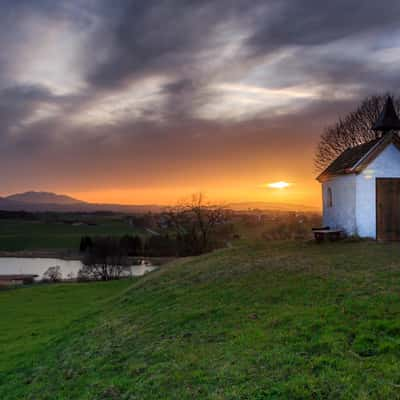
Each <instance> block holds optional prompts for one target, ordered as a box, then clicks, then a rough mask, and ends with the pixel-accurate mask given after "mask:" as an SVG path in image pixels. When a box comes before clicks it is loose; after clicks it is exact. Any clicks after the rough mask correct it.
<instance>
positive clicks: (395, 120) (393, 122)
mask: <svg viewBox="0 0 400 400" xmlns="http://www.w3.org/2000/svg"><path fill="white" fill-rule="evenodd" d="M372 130H374V131H379V132H383V133H386V132H389V131H399V130H400V119H399V117H398V116H397V113H396V110H395V108H394V105H393V99H392V97H391V96H388V97H387V99H386V102H385V105H384V106H383V109H382V112H381V113H380V115H379V117H378V119H377V120H376V122H375V124H374V125H373V126H372Z"/></svg>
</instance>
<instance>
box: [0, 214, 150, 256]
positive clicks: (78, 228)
mask: <svg viewBox="0 0 400 400" xmlns="http://www.w3.org/2000/svg"><path fill="white" fill-rule="evenodd" d="M139 233H140V234H142V233H143V232H142V230H140V229H136V228H134V227H132V226H130V225H129V224H128V223H127V222H126V221H125V220H123V219H122V218H120V219H118V218H115V219H112V218H106V217H102V218H97V219H96V224H95V225H86V224H82V225H73V224H70V223H62V222H58V221H46V220H40V219H39V220H23V219H12V220H9V219H0V251H21V250H48V249H51V250H58V249H61V250H65V249H72V250H77V249H78V248H79V243H80V239H81V237H82V236H87V235H88V236H102V235H104V236H122V235H124V234H131V235H132V234H139Z"/></svg>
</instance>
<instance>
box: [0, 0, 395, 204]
mask: <svg viewBox="0 0 400 400" xmlns="http://www.w3.org/2000/svg"><path fill="white" fill-rule="evenodd" d="M28 3H29V2H26V5H25V2H24V6H23V7H22V6H21V7H22V8H21V9H19V11H18V23H16V24H15V25H13V27H12V29H13V31H15V35H14V36H13V37H14V38H16V37H18V41H17V40H16V39H15V40H14V39H13V38H9V39H7V40H6V41H5V43H4V45H3V54H7V60H6V61H4V68H3V69H0V125H1V129H0V131H1V142H0V145H1V154H2V156H1V160H0V165H1V171H2V172H3V173H2V185H1V192H0V195H3V196H6V195H8V194H10V193H15V192H23V191H27V190H40V191H51V192H56V193H65V194H69V195H71V196H74V197H76V198H79V199H82V200H86V201H91V202H99V203H100V202H101V203H110V202H111V203H121V204H175V203H176V202H177V201H179V199H180V198H182V197H185V196H189V195H190V194H191V193H194V192H203V193H205V194H206V195H207V197H208V198H209V199H210V201H216V202H227V203H229V202H240V201H246V202H249V201H264V202H280V203H285V204H300V205H305V206H312V207H318V208H320V203H321V199H320V189H319V185H318V183H317V182H316V181H315V176H316V171H315V170H314V168H313V159H314V154H315V148H316V146H317V144H318V141H319V138H320V135H321V133H322V132H323V130H324V128H326V127H327V126H329V124H332V123H334V122H335V121H337V119H338V117H339V116H340V115H343V114H344V113H346V112H348V111H349V110H351V109H352V108H353V107H354V105H356V104H358V102H359V101H360V99H361V98H363V96H364V95H365V94H366V93H370V92H373V91H374V90H375V88H376V87H379V88H385V87H387V86H386V82H389V81H390V79H392V75H391V72H390V71H392V70H393V69H391V68H392V64H393V62H394V60H395V54H397V53H396V49H397V47H396V46H397V41H396V40H395V36H393V35H390V48H386V47H382V46H383V45H382V43H385V40H384V38H386V36H385V35H386V33H385V32H382V36H381V38H382V40H381V41H378V39H377V41H376V43H375V42H374V43H371V42H370V41H365V40H362V34H361V33H360V32H364V30H367V29H369V28H368V27H369V26H370V25H369V24H366V25H365V26H364V25H363V26H362V27H360V31H357V28H356V27H353V28H352V29H354V32H353V31H352V30H351V29H350V28H349V32H347V31H346V33H344V32H342V30H338V31H337V32H333V31H329V34H327V35H326V36H324V35H317V37H316V38H315V41H314V39H312V37H314V34H315V30H314V29H310V32H308V33H307V35H306V36H305V37H306V38H307V40H305V41H304V42H302V41H300V42H299V41H298V40H297V38H298V37H300V36H299V34H300V32H297V28H296V27H293V31H287V30H285V29H283V27H285V26H287V23H286V22H287V21H285V20H284V19H285V17H284V16H285V15H287V14H286V13H285V12H283V13H282V14H279V15H277V16H276V18H275V16H274V13H275V12H277V10H275V9H274V10H272V9H270V8H269V7H268V6H267V4H266V3H264V2H260V4H258V6H257V7H256V9H257V12H256V13H253V12H251V11H250V10H251V9H252V7H248V8H246V11H245V10H244V9H243V8H241V7H240V6H236V5H233V4H231V3H230V5H229V10H230V12H229V13H225V12H223V11H221V10H223V8H222V9H219V6H217V5H216V4H214V3H213V2H205V3H204V4H200V3H199V4H197V5H191V6H190V7H186V6H184V5H182V6H181V7H182V8H180V7H178V8H179V9H180V12H181V13H182V14H180V15H181V16H183V15H184V16H185V17H184V18H183V19H184V21H185V23H184V24H172V22H171V19H170V18H169V15H170V14H169V13H170V12H171V13H172V14H171V15H174V11H173V10H174V7H175V6H174V5H170V8H168V7H164V6H162V5H161V4H158V5H157V4H154V8H152V7H151V6H150V5H145V4H143V6H141V7H139V8H138V9H135V8H134V7H133V8H130V7H125V6H124V5H123V4H121V7H120V9H119V8H117V9H115V10H114V9H113V8H112V7H111V6H109V5H107V4H106V3H103V2H100V3H101V4H100V3H99V4H93V5H91V6H89V5H83V4H80V5H79V7H75V6H72V5H70V6H68V7H67V6H65V7H64V6H61V4H63V2H60V4H59V5H57V4H58V3H57V4H54V5H53V6H52V7H53V8H51V7H50V8H51V10H50V8H49V9H47V8H46V7H45V8H44V9H43V10H41V11H40V12H39V11H38V10H36V8H35V7H34V6H33V5H29V4H28ZM72 3H74V1H73V2H72ZM123 3H124V2H123ZM156 3H157V2H156ZM222 3H223V2H221V4H222ZM239 3H240V2H239ZM278 3H279V2H278ZM235 4H236V3H235ZM286 6H287V5H286V3H285V4H282V7H286ZM318 7H319V6H318ZM39 8H40V7H39ZM216 9H218V10H219V11H216ZM277 9H279V7H277ZM292 11H293V10H292ZM303 11H304V10H303V9H302V8H300V9H299V10H297V8H296V12H298V13H303ZM320 11H321V13H322V14H324V13H325V11H324V10H320ZM16 12H17V11H16ZM19 12H20V14H19ZM374 14H375V13H374ZM198 15H202V16H204V18H203V17H202V18H198ZM256 15H257V16H258V17H257V18H256V17H255V16H256ZM290 15H291V14H290ZM324 15H325V14H324ZM258 18H259V20H258ZM324 18H325V17H323V18H322V19H323V21H325V19H324ZM256 19H257V21H256ZM328 20H329V21H330V20H331V17H330V16H329V18H328ZM110 21H113V22H112V23H111V22H110ZM200 21H201V22H200ZM350 25H352V24H350ZM154 26H158V27H160V26H162V27H165V32H168V34H167V35H166V34H165V32H164V30H163V29H160V30H156V31H154V29H153V28H154ZM321 26H322V27H323V26H324V23H322V25H321ZM352 26H353V25H352ZM117 27H118V28H117ZM282 29H283V31H282ZM7 32H8V31H7ZM7 32H6V33H7ZM345 35H348V41H349V43H351V51H350V47H348V46H350V44H349V43H347V42H346V40H347V39H346V37H345ZM3 37H6V35H3ZM7 37H8V36H7ZM339 43H340V44H341V45H340V46H339ZM371 46H372V47H371ZM60 49H62V51H60ZM377 60H379V63H378V61H377ZM343 65H346V66H347V67H346V68H343ZM361 66H362V68H361ZM365 66H368V68H367V67H365ZM386 67H387V68H389V72H390V73H389V72H388V73H387V74H386V73H385V71H386V69H385V68H386ZM360 68H361V69H362V71H361V72H360V71H358V69H360ZM365 68H367V69H368V70H367V71H366V69H365ZM350 69H352V70H351V71H350ZM344 71H346V73H344ZM393 71H394V70H393ZM393 79H394V78H393ZM286 183H288V184H287V185H286ZM264 184H265V185H264ZM263 185H264V186H263Z"/></svg>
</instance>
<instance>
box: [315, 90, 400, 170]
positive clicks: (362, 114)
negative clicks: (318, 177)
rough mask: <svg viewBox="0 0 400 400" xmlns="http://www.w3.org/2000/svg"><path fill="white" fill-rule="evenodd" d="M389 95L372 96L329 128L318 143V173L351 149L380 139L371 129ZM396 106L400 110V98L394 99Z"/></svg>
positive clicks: (316, 161)
mask: <svg viewBox="0 0 400 400" xmlns="http://www.w3.org/2000/svg"><path fill="white" fill-rule="evenodd" d="M386 97H387V95H380V96H370V97H367V98H365V99H364V100H363V101H362V102H361V103H360V105H359V106H358V107H357V108H356V109H355V110H354V111H352V112H350V113H349V114H347V115H346V116H344V117H342V118H339V120H338V121H337V122H336V123H334V124H333V125H330V126H328V127H327V128H326V129H325V130H324V132H323V133H322V135H321V138H320V141H319V143H318V146H317V149H316V152H315V157H314V166H315V169H316V170H317V171H319V172H320V171H322V170H324V169H325V168H326V167H327V166H328V165H329V164H330V163H331V162H332V161H333V160H334V159H336V158H337V157H338V156H339V155H340V154H341V153H343V151H345V150H346V149H348V148H349V147H354V146H357V145H360V144H363V143H366V142H369V141H371V140H374V139H376V138H377V137H378V135H379V133H378V132H375V131H373V130H372V129H371V128H372V126H373V124H374V123H375V122H376V120H377V119H378V117H379V114H380V112H381V111H382V108H383V105H384V103H385V100H386ZM393 100H394V105H395V107H396V109H397V110H399V109H400V98H398V97H397V98H396V97H395V98H394V99H393Z"/></svg>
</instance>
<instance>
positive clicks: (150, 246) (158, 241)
mask: <svg viewBox="0 0 400 400" xmlns="http://www.w3.org/2000/svg"><path fill="white" fill-rule="evenodd" d="M99 239H100V238H96V237H90V236H83V237H82V238H81V241H80V245H79V251H80V252H81V253H90V252H91V251H92V249H93V247H94V246H95V244H96V242H98V241H99ZM109 240H112V242H113V243H114V246H118V247H119V249H118V251H119V252H120V253H121V254H124V255H126V256H129V257H185V256H193V255H199V254H202V253H203V252H204V251H206V250H207V251H208V250H211V249H212V248H216V247H220V246H219V243H218V242H217V241H213V242H212V243H210V244H209V246H208V247H207V248H204V247H203V243H202V242H201V241H199V238H198V237H197V236H196V235H194V234H193V233H191V234H190V233H187V234H177V235H174V236H173V235H170V234H160V235H151V236H149V237H147V238H145V239H143V238H142V237H140V236H138V235H124V236H122V237H120V238H118V237H110V238H109Z"/></svg>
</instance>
